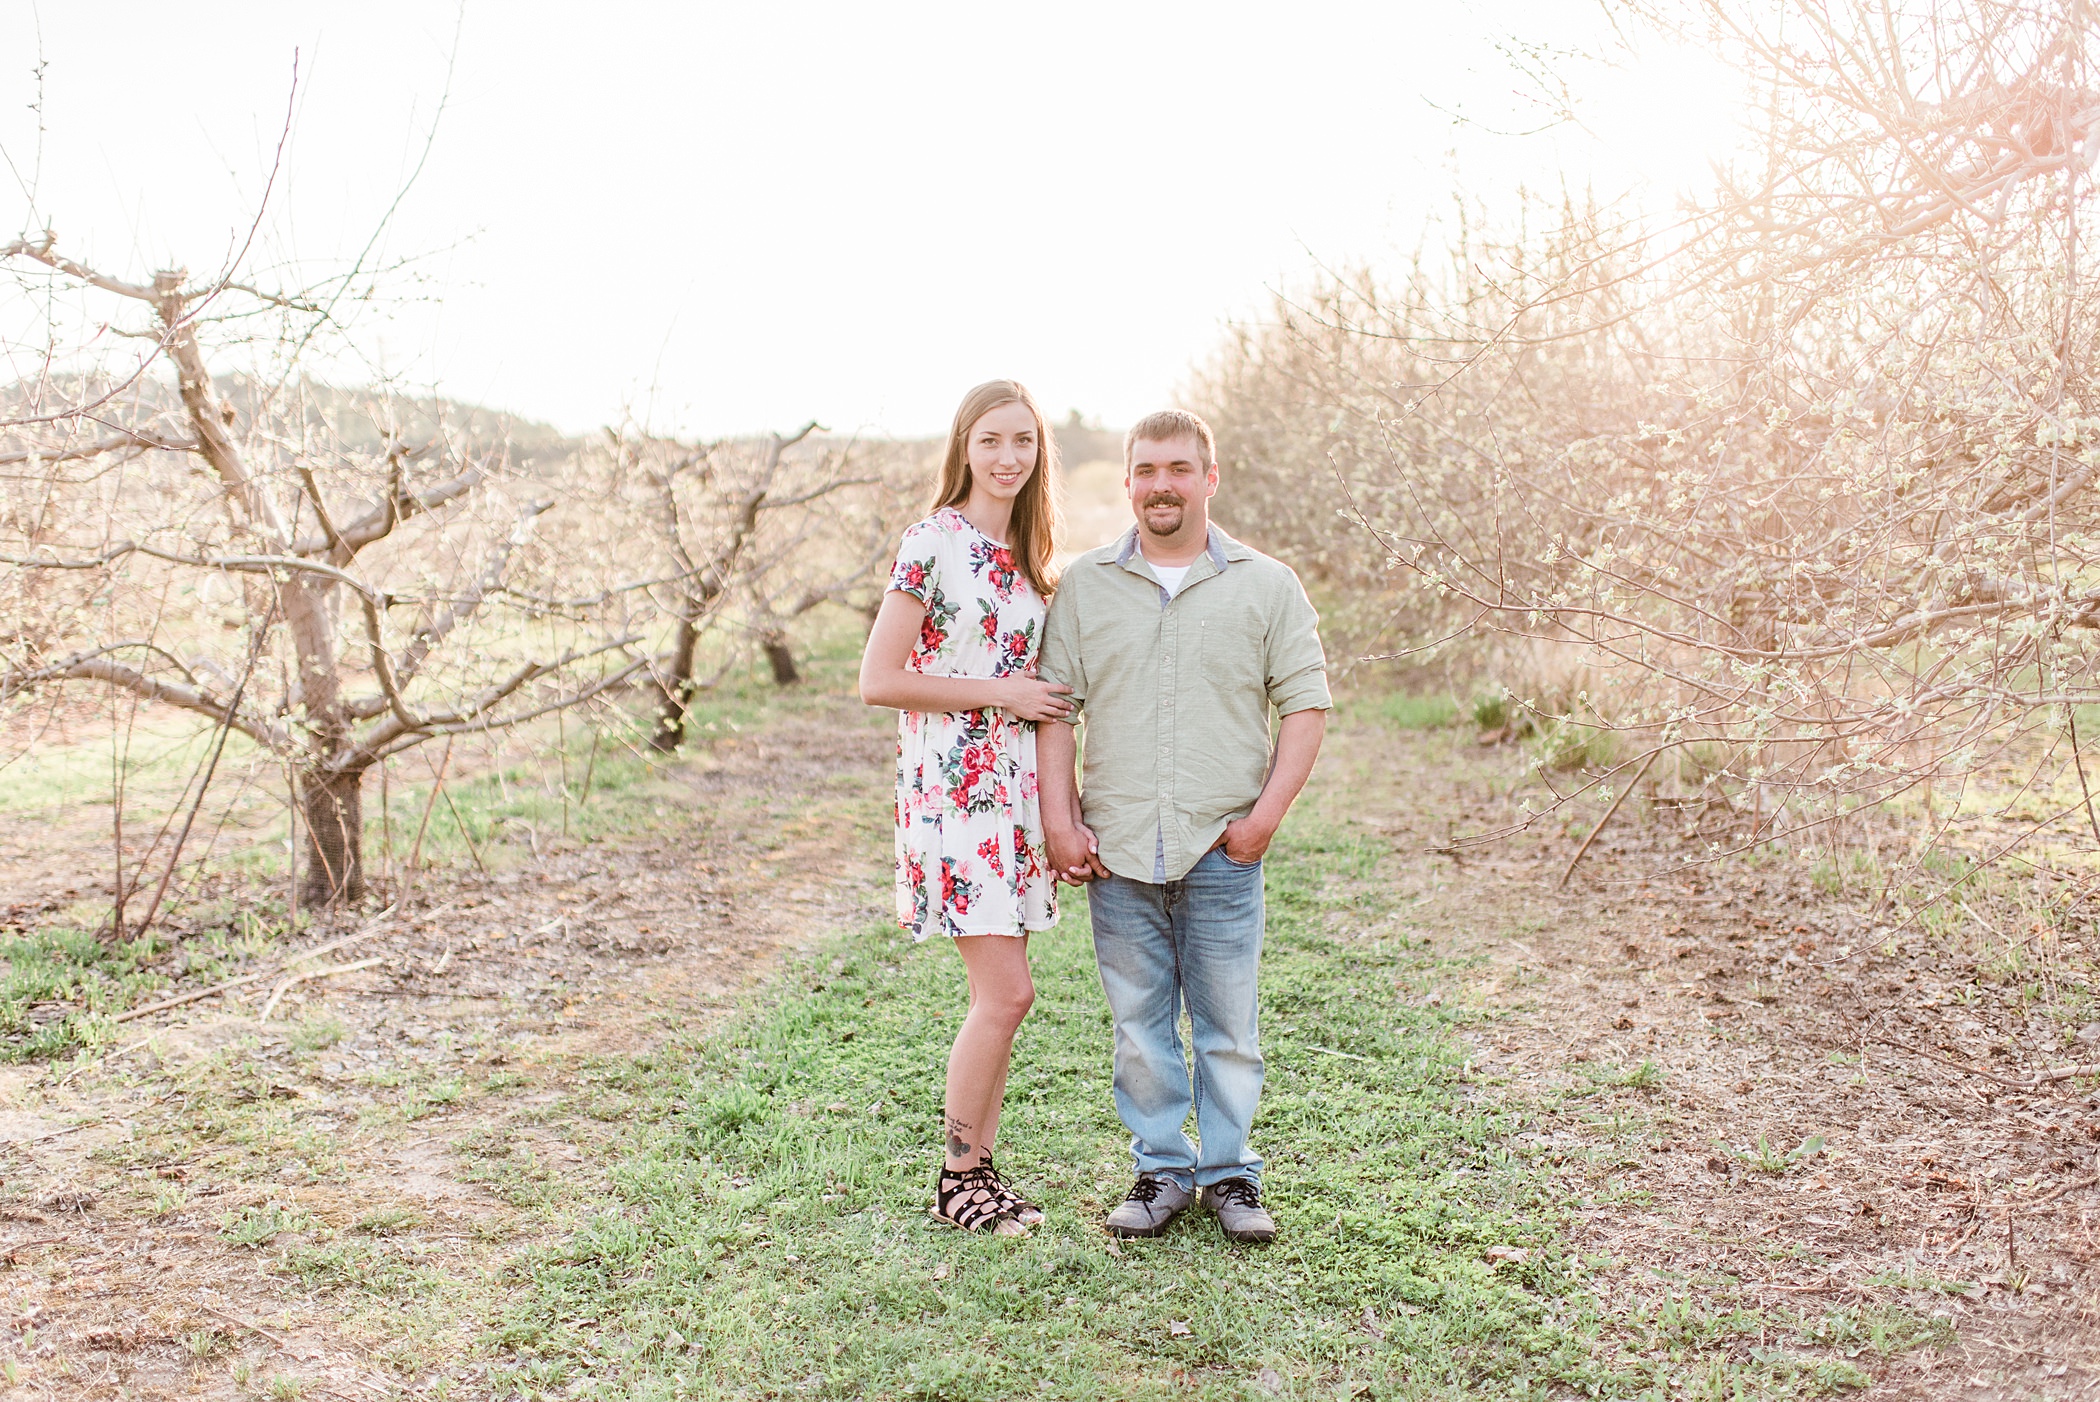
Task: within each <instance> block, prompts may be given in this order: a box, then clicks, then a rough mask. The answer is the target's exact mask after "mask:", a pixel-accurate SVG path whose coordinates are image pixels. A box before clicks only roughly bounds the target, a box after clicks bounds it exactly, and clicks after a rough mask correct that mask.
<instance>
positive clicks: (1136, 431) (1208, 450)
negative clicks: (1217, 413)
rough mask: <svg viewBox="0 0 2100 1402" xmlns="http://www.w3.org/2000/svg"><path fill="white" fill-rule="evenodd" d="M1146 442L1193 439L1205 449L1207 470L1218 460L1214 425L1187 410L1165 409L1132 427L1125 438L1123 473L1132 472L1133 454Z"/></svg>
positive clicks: (1144, 418)
mask: <svg viewBox="0 0 2100 1402" xmlns="http://www.w3.org/2000/svg"><path fill="white" fill-rule="evenodd" d="M1140 438H1142V439H1144V440H1145V441H1146V442H1147V443H1171V442H1172V441H1173V440H1175V439H1176V438H1193V439H1195V440H1196V445H1197V446H1198V447H1200V448H1201V449H1203V464H1202V465H1203V466H1205V467H1209V466H1210V465H1211V464H1212V463H1214V462H1216V461H1217V460H1218V440H1217V439H1216V438H1215V437H1214V436H1212V434H1211V431H1210V425H1209V424H1207V423H1205V422H1203V420H1202V419H1201V418H1199V417H1197V416H1196V415H1194V414H1191V413H1190V412H1189V411H1188V410H1186V409H1162V410H1160V411H1159V412H1158V413H1156V414H1147V415H1145V417H1143V418H1142V419H1139V420H1138V421H1137V422H1136V423H1134V424H1132V425H1131V426H1130V432H1128V433H1126V434H1124V435H1123V470H1124V471H1125V472H1128V471H1129V470H1130V463H1131V451H1132V450H1133V449H1134V448H1136V447H1137V443H1138V440H1139V439H1140Z"/></svg>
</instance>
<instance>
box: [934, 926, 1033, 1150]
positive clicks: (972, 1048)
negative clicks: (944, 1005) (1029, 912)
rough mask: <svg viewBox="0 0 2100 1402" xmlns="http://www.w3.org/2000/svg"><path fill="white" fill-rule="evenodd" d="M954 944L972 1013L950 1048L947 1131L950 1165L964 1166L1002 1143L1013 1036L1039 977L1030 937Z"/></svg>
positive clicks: (971, 938)
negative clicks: (1031, 967) (1031, 964)
mask: <svg viewBox="0 0 2100 1402" xmlns="http://www.w3.org/2000/svg"><path fill="white" fill-rule="evenodd" d="M955 948H956V952H957V953H959V954H961V955H962V960H963V967H964V968H965V969H966V970H967V971H968V973H969V981H970V1011H969V1014H968V1015H967V1016H966V1017H964V1018H963V1025H962V1030H961V1031H960V1032H958V1033H956V1034H955V1045H954V1047H953V1048H951V1049H950V1050H949V1052H948V1106H947V1118H946V1122H945V1129H946V1131H947V1139H948V1167H949V1168H950V1169H951V1170H961V1169H966V1168H974V1167H976V1166H977V1165H978V1164H980V1163H982V1162H984V1160H985V1158H986V1157H987V1156H988V1155H989V1154H990V1153H991V1151H992V1146H993V1145H994V1144H996V1143H997V1142H998V1139H999V1107H1000V1102H1001V1101H1002V1100H1003V1099H1004V1098H1005V1095H1006V1072H1007V1068H1008V1066H1009V1065H1011V1064H1012V1060H1013V1049H1014V1034H1015V1032H1017V1031H1018V1030H1019V1029H1020V1026H1021V1019H1022V1018H1024V1017H1026V1016H1028V1009H1029V1006H1030V1005H1031V1004H1033V1003H1034V1002H1035V981H1034V979H1032V978H1031V977H1030V976H1029V973H1028V937H1027V936H1026V935H1022V936H1019V937H1016V936H1013V935H962V936H959V937H957V939H956V941H955Z"/></svg>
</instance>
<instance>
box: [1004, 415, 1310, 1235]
mask: <svg viewBox="0 0 2100 1402" xmlns="http://www.w3.org/2000/svg"><path fill="white" fill-rule="evenodd" d="M1123 461H1124V486H1125V488H1126V489H1127V490H1128V492H1129V495H1130V506H1131V510H1132V512H1133V513H1134V514H1135V515H1136V517H1137V524H1136V525H1135V526H1133V527H1132V528H1131V530H1130V532H1129V533H1128V534H1126V535H1125V536H1124V537H1123V538H1122V539H1121V540H1120V541H1118V542H1117V543H1116V544H1114V545H1109V546H1104V547H1103V548H1102V549H1099V550H1095V551H1091V552H1089V553H1087V554H1085V555H1082V556H1080V557H1079V558H1078V559H1077V560H1075V561H1073V562H1072V564H1071V566H1070V568H1068V569H1067V570H1065V572H1064V577H1063V580H1062V581H1061V583H1060V585H1059V587H1058V591H1057V596H1056V598H1055V599H1054V600H1053V601H1052V603H1051V606H1050V616H1049V619H1048V620H1047V622H1046V623H1045V625H1044V634H1043V652H1042V660H1041V674H1042V677H1043V679H1044V680H1046V681H1051V682H1058V683H1062V684H1063V685H1065V686H1068V687H1070V688H1071V689H1072V695H1071V696H1070V697H1069V698H1068V699H1069V700H1070V702H1071V703H1072V706H1073V708H1074V714H1075V716H1076V717H1077V718H1078V719H1079V720H1080V721H1081V722H1083V723H1084V724H1085V726H1086V773H1085V786H1084V789H1083V791H1082V792H1080V793H1077V794H1075V793H1074V790H1073V783H1072V779H1073V776H1072V761H1073V753H1074V749H1075V737H1074V734H1073V729H1072V723H1071V722H1047V723H1044V724H1042V725H1040V726H1039V727H1038V728H1037V732H1036V743H1037V747H1038V748H1037V761H1038V765H1039V768H1040V773H1041V782H1042V812H1043V829H1044V836H1045V837H1046V838H1047V840H1048V843H1049V848H1050V857H1051V860H1052V861H1053V862H1054V863H1055V864H1056V866H1057V868H1058V869H1059V871H1060V872H1062V873H1063V874H1065V875H1066V876H1067V877H1068V878H1069V879H1071V880H1073V881H1080V882H1086V883H1088V891H1087V894H1088V902H1089V905H1090V907H1091V909H1092V913H1093V921H1094V955H1095V960H1096V962H1097V963H1098V964H1099V966H1100V970H1101V987H1102V989H1103V991H1104V992H1106V993H1107V995H1108V1005H1109V1011H1110V1012H1111V1013H1112V1014H1113V1015H1114V1018H1115V1037H1116V1048H1115V1102H1116V1113H1117V1114H1118V1115H1120V1116H1121V1117H1122V1120H1123V1123H1124V1125H1125V1126H1127V1127H1128V1128H1129V1130H1130V1134H1131V1141H1130V1149H1131V1156H1132V1158H1133V1160H1134V1161H1135V1166H1136V1171H1137V1182H1136V1183H1135V1184H1134V1185H1133V1186H1132V1187H1131V1190H1130V1194H1129V1196H1128V1197H1127V1198H1125V1199H1124V1201H1123V1203H1122V1204H1121V1205H1120V1206H1118V1207H1117V1208H1116V1210H1115V1211H1114V1212H1112V1213H1110V1214H1109V1217H1108V1228H1109V1230H1110V1231H1111V1232H1114V1233H1116V1234H1117V1235H1119V1236H1157V1235H1159V1234H1160V1233H1161V1232H1163V1231H1165V1230H1166V1228H1167V1225H1168V1224H1169V1223H1170V1222H1172V1221H1173V1220H1174V1218H1175V1217H1176V1216H1177V1215H1178V1214H1179V1213H1180V1212H1181V1211H1182V1209H1184V1208H1186V1207H1187V1206H1188V1205H1189V1202H1190V1200H1191V1198H1192V1197H1195V1196H1197V1195H1198V1194H1200V1197H1201V1202H1202V1205H1203V1206H1205V1207H1207V1208H1209V1209H1211V1210H1212V1211H1214V1212H1215V1213H1216V1214H1217V1216H1218V1222H1219V1225H1220V1227H1221V1228H1222V1229H1223V1230H1224V1233H1225V1235H1226V1236H1227V1237H1228V1238H1229V1239H1231V1240H1233V1241H1243V1242H1265V1241H1268V1240H1270V1239H1272V1238H1273V1237H1274V1236H1275V1235H1276V1224H1275V1222H1274V1221H1273V1220H1272V1219H1271V1218H1270V1215H1269V1213H1268V1212H1267V1211H1266V1210H1265V1209H1264V1208H1263V1207H1262V1203H1261V1167H1262V1161H1261V1158H1260V1157H1259V1156H1258V1155H1257V1154H1255V1153H1254V1151H1253V1150H1252V1149H1251V1148H1250V1147H1249V1146H1248V1143H1247V1131H1248V1127H1249V1126H1250V1125H1251V1124H1252V1123H1253V1120H1254V1109H1255V1104H1256V1102H1257V1101H1258V1100H1259V1099H1260V1096H1261V1084H1262V1059H1261V1048H1260V1044H1259V1040H1258V1038H1257V1036H1256V1026H1255V1022H1256V1019H1255V974H1256V969H1257V966H1258V964H1259V963H1260V959H1261V939H1262V874H1261V861H1262V855H1263V853H1265V852H1266V851H1267V850H1268V847H1269V840H1270V839H1271V838H1272V837H1274V836H1275V835H1276V829H1277V827H1278V826H1279V825H1280V824H1281V823H1282V822H1283V817H1284V814H1285V813H1286V812H1287V811H1288V810H1289V809H1290V806H1291V802H1292V800H1293V799H1295V798H1297V796H1298V791H1299V789H1301V788H1303V787H1304V785H1305V780H1306V777H1307V776H1308V775H1309V774H1311V772H1312V767H1313V760H1314V758H1315V757H1316V756H1317V755H1318V754H1319V751H1320V739H1321V736H1322V735H1323V734H1324V733H1325V731H1326V726H1327V710H1328V708H1329V707H1330V706H1331V705H1332V704H1333V703H1332V702H1331V701H1330V700H1329V697H1328V692H1327V660H1326V657H1325V656H1324V655H1323V654H1322V652H1321V650H1320V637H1319V632H1318V623H1319V619H1318V617H1317V615H1315V614H1314V612H1313V608H1312V605H1311V603H1309V602H1308V601H1307V600H1306V597H1305V591H1304V589H1303V588H1301V587H1300V586H1299V583H1298V577H1297V576H1296V575H1295V574H1293V573H1292V572H1291V571H1290V569H1289V567H1287V566H1285V565H1283V564H1281V563H1279V562H1277V561H1275V560H1272V559H1270V558H1269V557H1268V556H1266V555H1263V554H1260V553H1258V552H1256V551H1253V550H1250V549H1248V548H1247V547H1246V546H1244V545H1241V544H1240V543H1239V542H1238V541H1236V540H1234V539H1232V537H1230V536H1228V535H1226V534H1225V533H1224V532H1223V531H1221V530H1219V529H1218V528H1217V527H1216V526H1214V525H1212V524H1211V522H1210V499H1211V497H1212V496H1213V495H1214V494H1215V493H1216V492H1217V490H1218V464H1217V453H1216V448H1215V444H1214V442H1213V439H1212V436H1211V431H1210V426H1209V425H1208V424H1206V423H1204V422H1203V420H1202V419H1200V418H1198V417H1196V416H1195V415H1194V414H1185V413H1181V412H1178V411H1171V410H1170V411H1166V412H1162V413H1157V414H1152V415H1149V416H1148V417H1146V418H1144V419H1142V420H1140V421H1139V422H1138V423H1137V425H1136V426H1135V427H1133V428H1132V429H1131V430H1130V433H1129V435H1128V436H1127V437H1126V438H1125V439H1124V443H1123ZM1272 710H1273V711H1274V712H1275V713H1277V714H1278V715H1279V716H1281V718H1282V719H1281V720H1280V722H1278V724H1277V726H1276V731H1275V738H1274V745H1273V748H1272V745H1271V730H1270V721H1269V716H1270V712H1271V711H1272ZM1184 1007H1185V1008H1186V1009H1187V1010H1188V1015H1189V1022H1190V1030H1191V1033H1192V1038H1191V1040H1192V1041H1193V1043H1194V1048H1193V1049H1194V1052H1195V1065H1194V1077H1193V1081H1192V1080H1191V1076H1190V1066H1189V1064H1188V1062H1187V1061H1186V1060H1185V1059H1184V1057H1183V1055H1182V1048H1181V1032H1180V1013H1181V1009H1182V1008H1184ZM1192 1106H1193V1108H1194V1110H1195V1114H1196V1130H1197V1137H1198V1139H1199V1141H1200V1145H1201V1147H1200V1148H1199V1147H1197V1146H1196V1145H1192V1144H1191V1143H1190V1142H1189V1138H1188V1135H1187V1134H1186V1133H1185V1132H1184V1123H1185V1121H1186V1120H1187V1119H1188V1115H1189V1111H1190V1109H1191V1107H1192Z"/></svg>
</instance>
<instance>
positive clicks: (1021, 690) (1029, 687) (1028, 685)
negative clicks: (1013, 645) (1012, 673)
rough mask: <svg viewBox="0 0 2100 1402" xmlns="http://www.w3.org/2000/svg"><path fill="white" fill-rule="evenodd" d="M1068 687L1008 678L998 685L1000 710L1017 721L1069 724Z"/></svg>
mask: <svg viewBox="0 0 2100 1402" xmlns="http://www.w3.org/2000/svg"><path fill="white" fill-rule="evenodd" d="M1071 694H1072V688H1071V687H1069V686H1060V685H1059V684H1058V683H1056V682H1046V681H1042V680H1040V679H1038V678H1036V677H1008V678H1006V679H1005V680H1004V681H1002V682H1000V684H999V701H998V705H999V708H1000V709H1001V710H1003V711H1005V712H1006V713H1007V714H1008V715H1009V716H1012V717H1013V718H1014V719H1015V720H1032V721H1046V720H1070V719H1071V718H1072V703H1071V702H1069V701H1067V700H1065V698H1066V697H1067V696H1070V695H1071Z"/></svg>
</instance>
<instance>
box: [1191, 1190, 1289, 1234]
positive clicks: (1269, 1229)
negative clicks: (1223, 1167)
mask: <svg viewBox="0 0 2100 1402" xmlns="http://www.w3.org/2000/svg"><path fill="white" fill-rule="evenodd" d="M1203 1205H1204V1206H1205V1207H1207V1208H1209V1209H1210V1210H1211V1211H1213V1212H1215V1213H1217V1214H1218V1226H1219V1227H1220V1228H1222V1229H1223V1230H1224V1232H1225V1239H1226V1240H1227V1241H1245V1242H1257V1243H1258V1242H1265V1241H1273V1240H1275V1238H1276V1219H1275V1218H1273V1217H1271V1216H1270V1215H1269V1213H1268V1210H1267V1209H1266V1208H1264V1207H1263V1206H1262V1205H1261V1184H1259V1183H1257V1182H1255V1181H1254V1180H1253V1179H1252V1178H1228V1179H1226V1180H1225V1181H1224V1182H1222V1183H1213V1184H1211V1185H1210V1186H1209V1187H1208V1188H1205V1189H1204V1190H1203Z"/></svg>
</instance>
